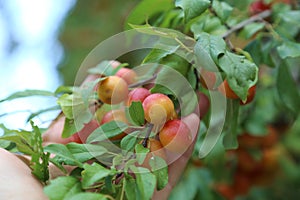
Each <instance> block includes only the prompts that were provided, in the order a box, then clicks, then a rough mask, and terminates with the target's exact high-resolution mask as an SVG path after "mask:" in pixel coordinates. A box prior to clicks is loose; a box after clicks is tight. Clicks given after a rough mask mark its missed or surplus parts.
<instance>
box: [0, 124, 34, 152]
mask: <svg viewBox="0 0 300 200" xmlns="http://www.w3.org/2000/svg"><path fill="white" fill-rule="evenodd" d="M0 129H2V131H3V132H4V134H3V135H2V136H0V140H4V141H10V142H13V143H15V144H16V146H17V149H18V151H19V152H21V153H24V154H27V155H32V154H33V153H34V150H33V148H32V144H31V136H32V135H31V132H29V131H24V130H20V131H19V130H9V129H7V128H6V127H5V126H4V125H3V124H0Z"/></svg>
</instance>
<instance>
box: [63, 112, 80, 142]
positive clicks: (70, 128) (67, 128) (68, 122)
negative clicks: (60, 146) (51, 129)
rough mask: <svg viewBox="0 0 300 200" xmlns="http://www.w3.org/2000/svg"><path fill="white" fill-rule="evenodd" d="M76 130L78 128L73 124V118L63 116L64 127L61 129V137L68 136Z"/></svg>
mask: <svg viewBox="0 0 300 200" xmlns="http://www.w3.org/2000/svg"><path fill="white" fill-rule="evenodd" d="M76 132H78V129H77V127H76V125H75V122H74V119H69V118H67V117H66V118H65V123H64V128H63V131H62V134H61V136H62V138H68V137H70V136H71V135H73V134H74V133H76Z"/></svg>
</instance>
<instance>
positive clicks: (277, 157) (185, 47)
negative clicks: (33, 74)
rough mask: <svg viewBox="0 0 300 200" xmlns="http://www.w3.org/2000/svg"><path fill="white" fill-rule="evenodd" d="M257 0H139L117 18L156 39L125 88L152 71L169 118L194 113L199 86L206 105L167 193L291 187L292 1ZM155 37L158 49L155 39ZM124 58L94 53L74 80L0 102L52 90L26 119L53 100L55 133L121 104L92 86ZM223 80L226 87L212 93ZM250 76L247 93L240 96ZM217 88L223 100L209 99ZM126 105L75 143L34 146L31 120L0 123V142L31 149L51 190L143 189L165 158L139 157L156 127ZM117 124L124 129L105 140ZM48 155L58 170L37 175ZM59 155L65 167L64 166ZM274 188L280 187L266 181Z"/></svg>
mask: <svg viewBox="0 0 300 200" xmlns="http://www.w3.org/2000/svg"><path fill="white" fill-rule="evenodd" d="M259 2H260V3H263V4H264V5H266V7H267V8H268V9H265V10H259V12H258V10H256V12H257V13H255V14H253V9H255V8H254V7H253V1H243V2H241V1H239V2H237V1H230V0H228V1H217V0H213V1H212V0H176V1H175V2H173V1H169V0H163V1H150V0H143V1H141V2H139V4H137V6H136V7H135V8H134V9H133V10H132V12H131V13H130V14H129V15H128V17H127V19H126V21H125V29H128V30H130V29H134V30H136V31H137V32H141V33H143V34H146V35H151V36H158V37H159V38H160V42H159V44H158V46H156V47H157V48H153V49H151V50H149V51H143V52H142V53H140V54H139V56H141V55H142V58H143V59H142V61H141V63H139V67H142V68H143V67H145V68H143V69H144V70H143V71H144V74H143V75H141V76H139V77H138V81H137V83H134V84H133V85H129V88H134V87H139V86H144V87H146V85H147V84H149V82H151V81H153V83H154V86H153V87H152V88H151V90H150V91H151V93H162V94H165V95H167V96H168V97H169V98H170V99H171V100H172V102H173V103H174V106H175V108H176V109H175V110H176V111H178V112H177V113H176V115H178V117H179V118H180V117H184V116H187V115H189V114H191V113H193V112H194V110H195V108H196V107H197V105H198V103H199V100H198V99H197V97H196V94H195V92H203V93H205V94H208V95H209V96H210V97H209V98H210V102H211V106H210V109H211V110H210V112H209V113H208V114H207V115H205V116H203V117H202V116H201V125H200V129H199V131H198V136H197V140H196V144H195V148H194V152H193V155H192V157H191V159H190V160H189V163H188V166H187V169H186V170H185V172H184V174H183V175H182V179H181V180H180V182H179V183H178V184H177V186H176V187H175V188H174V190H173V191H172V193H171V195H170V197H169V198H170V199H181V198H184V199H222V197H224V198H227V199H234V198H239V199H257V198H264V199H273V198H277V199H280V198H283V197H287V195H289V196H288V197H290V198H291V199H293V198H294V199H295V198H296V196H297V194H293V193H291V194H287V193H288V192H287V191H288V190H289V188H288V187H289V186H291V185H296V186H299V179H298V178H299V172H298V171H297V170H296V169H297V167H298V166H299V163H298V162H297V159H298V158H299V153H300V151H299V150H300V149H299V148H298V146H297V143H296V142H295V141H296V140H297V139H299V132H300V131H299V130H300V129H299V113H300V103H299V102H300V101H299V99H300V92H299V77H300V73H299V57H300V47H299V44H298V42H299V32H300V27H299V24H298V22H299V20H300V11H299V10H298V8H299V5H298V4H297V2H296V1H288V2H289V3H287V1H259ZM254 3H256V2H254ZM161 28H168V29H161ZM183 34H184V35H185V37H184V36H183ZM162 44H164V45H165V48H164V49H161V48H159V47H160V46H159V45H162ZM123 59H124V58H123ZM134 62H136V60H135V61H134ZM127 63H131V60H126V63H123V64H122V65H120V66H119V67H117V68H112V66H110V65H111V64H110V62H109V61H103V62H101V63H99V64H98V65H97V66H95V67H94V68H91V69H90V70H89V71H88V72H89V73H90V74H93V75H98V76H99V78H97V79H96V80H94V81H91V82H89V83H85V84H84V85H83V86H82V87H66V86H62V87H60V88H58V89H57V90H56V91H55V92H47V91H39V90H36V91H35V90H26V91H22V92H17V93H15V94H12V95H10V96H9V97H7V98H5V99H3V100H0V103H1V102H4V101H12V100H14V99H17V98H24V97H29V96H35V95H39V96H40V95H42V96H45V97H49V96H52V97H55V98H56V100H57V104H58V106H59V107H52V108H45V109H43V110H41V111H40V112H37V113H33V114H32V115H31V116H30V118H29V120H31V119H32V118H34V117H36V116H38V115H39V114H41V113H43V112H47V111H50V110H52V109H57V108H59V109H61V111H62V115H63V116H64V117H65V125H64V129H63V132H62V137H63V138H70V137H74V135H76V134H78V133H79V132H80V131H83V130H84V128H85V126H86V124H88V123H89V122H91V121H92V120H97V121H98V122H99V123H100V122H101V120H102V118H103V114H101V112H102V111H103V110H113V109H115V108H120V107H122V105H121V106H120V105H111V106H110V105H105V104H103V103H102V102H100V101H99V98H98V96H97V92H96V90H95V87H97V86H98V85H99V83H101V81H103V80H105V79H106V76H111V75H115V74H116V72H117V71H118V70H119V69H120V68H123V67H128V68H131V66H132V65H130V64H129V65H128V64H127ZM149 66H150V67H149ZM165 66H167V67H165ZM104 68H105V70H104ZM203 69H204V70H208V71H210V72H213V73H214V74H215V76H216V77H217V78H216V83H215V84H214V88H212V89H209V90H208V89H207V88H205V87H204V86H203V83H201V81H200V80H201V76H202V70H203ZM158 71H159V72H158ZM170 77H172V78H170ZM174 77H175V78H174ZM177 77H178V78H177ZM179 77H181V78H179ZM149 78H150V79H149ZM149 80H151V81H149ZM223 80H226V81H227V82H228V85H229V87H230V89H231V90H232V91H233V93H234V94H236V96H237V97H236V98H234V99H233V98H229V97H228V96H227V97H228V98H227V99H226V98H225V97H224V96H222V95H221V93H220V92H219V91H220V88H219V85H221V83H222V82H223ZM254 85H255V86H256V87H257V92H256V94H255V99H254V100H253V101H252V102H250V103H249V104H248V103H247V104H246V105H245V103H246V102H247V100H249V89H250V88H251V87H253V86H254ZM218 95H219V96H218ZM216 97H217V98H216ZM216 99H217V100H216ZM222 99H223V100H224V99H225V100H224V101H223V103H224V102H225V103H224V104H220V105H217V106H216V103H218V102H221V100H222ZM200 101H201V99H200ZM207 106H208V105H207ZM213 106H216V107H217V108H218V106H221V107H222V106H224V108H223V109H224V110H225V111H224V113H222V112H221V111H222V110H221V109H220V108H219V109H217V110H221V111H220V112H219V113H217V114H215V113H214V111H215V110H214V109H216V108H213ZM125 107H126V108H125V113H126V118H127V119H128V121H129V123H127V122H123V121H118V120H113V121H110V122H108V123H104V124H100V126H99V127H98V128H96V129H95V130H93V131H91V132H90V133H89V134H88V137H87V139H86V141H84V144H78V143H75V142H70V143H68V144H50V145H47V146H45V147H43V146H42V136H41V134H42V133H41V131H40V130H39V129H38V127H36V126H34V125H33V124H32V129H33V130H32V131H25V130H9V129H7V128H6V127H5V126H4V125H1V126H0V128H1V130H2V131H3V132H4V135H3V136H1V137H0V141H1V143H0V145H1V147H3V148H6V149H8V150H10V151H14V152H16V151H17V152H21V153H23V154H26V155H31V156H32V160H31V167H32V173H33V174H34V175H35V176H36V177H37V178H39V179H40V180H41V181H43V182H44V183H45V184H47V186H46V187H45V193H46V194H47V195H48V196H49V198H50V199H79V198H86V199H151V197H152V195H153V193H154V192H155V190H162V189H163V188H164V187H165V186H166V185H167V184H168V180H169V177H168V167H169V166H168V164H169V163H167V162H166V160H165V159H163V158H161V157H160V156H154V157H152V158H151V159H150V160H149V163H148V164H149V166H150V167H145V165H144V162H145V161H147V155H149V153H152V152H151V151H150V149H151V148H148V147H147V145H146V143H147V141H148V139H149V138H151V137H152V138H153V137H154V135H156V134H157V132H158V131H157V129H159V128H157V127H153V125H151V124H149V123H148V122H147V121H146V120H145V113H144V112H145V110H144V109H143V105H142V103H141V102H133V103H132V104H131V105H127V106H125ZM91 108H93V109H95V110H96V112H95V113H93V112H92V111H91V110H92V109H91ZM99 113H100V114H99ZM220 113H221V114H224V115H222V116H221V115H220ZM97 115H98V116H97ZM99 115H100V116H99ZM176 117H177V116H176ZM220 118H223V119H220ZM222 120H223V123H224V126H223V127H222V129H218V127H217V125H216V124H217V122H219V121H222ZM218 131H219V132H220V135H218V134H217V133H218ZM122 133H126V134H125V136H123V137H122V138H119V139H117V140H114V139H113V138H115V137H116V136H119V135H120V134H122ZM2 141H3V142H2ZM205 144H210V145H209V148H201V147H203V146H205ZM229 149H230V151H229ZM50 154H52V155H54V157H51V158H50V157H49V156H50ZM203 155H205V157H204V158H203V157H202V156H203ZM199 156H200V157H201V159H200V158H199ZM50 163H52V164H54V165H56V166H57V167H58V168H59V169H61V170H62V171H63V172H65V173H66V176H61V177H58V178H56V179H53V180H48V179H49V172H48V165H49V164H50ZM66 165H67V166H72V167H74V169H73V170H72V171H71V172H69V174H67V170H66V169H65V166H66ZM220 169H222V170H220ZM224 169H225V170H224ZM278 174H284V176H278ZM280 183H284V184H280ZM274 189H276V190H277V189H280V190H279V191H280V192H279V193H274V192H272V190H273V191H275V190H274ZM276 195H277V196H276Z"/></svg>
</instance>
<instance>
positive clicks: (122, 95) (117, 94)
mask: <svg viewBox="0 0 300 200" xmlns="http://www.w3.org/2000/svg"><path fill="white" fill-rule="evenodd" d="M127 96H128V85H127V83H126V81H124V80H123V79H122V78H120V77H118V76H108V77H107V78H106V79H104V80H103V81H101V82H100V83H99V87H98V97H99V99H100V100H101V101H102V102H103V103H106V104H119V103H121V102H122V101H124V100H125V99H126V98H127Z"/></svg>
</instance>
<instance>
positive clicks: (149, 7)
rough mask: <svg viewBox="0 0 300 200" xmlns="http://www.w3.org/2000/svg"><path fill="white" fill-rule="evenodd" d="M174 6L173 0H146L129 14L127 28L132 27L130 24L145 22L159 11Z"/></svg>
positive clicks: (126, 22) (164, 10)
mask: <svg viewBox="0 0 300 200" xmlns="http://www.w3.org/2000/svg"><path fill="white" fill-rule="evenodd" d="M173 7H174V4H173V1H172V0H144V1H141V2H140V3H139V4H138V5H136V6H135V7H134V9H133V10H132V11H131V12H130V14H129V15H128V17H127V19H126V21H125V28H126V29H130V26H129V24H144V23H145V22H146V21H147V20H148V19H150V18H152V17H153V16H155V15H156V14H157V13H162V12H166V11H168V10H170V9H171V8H173Z"/></svg>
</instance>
